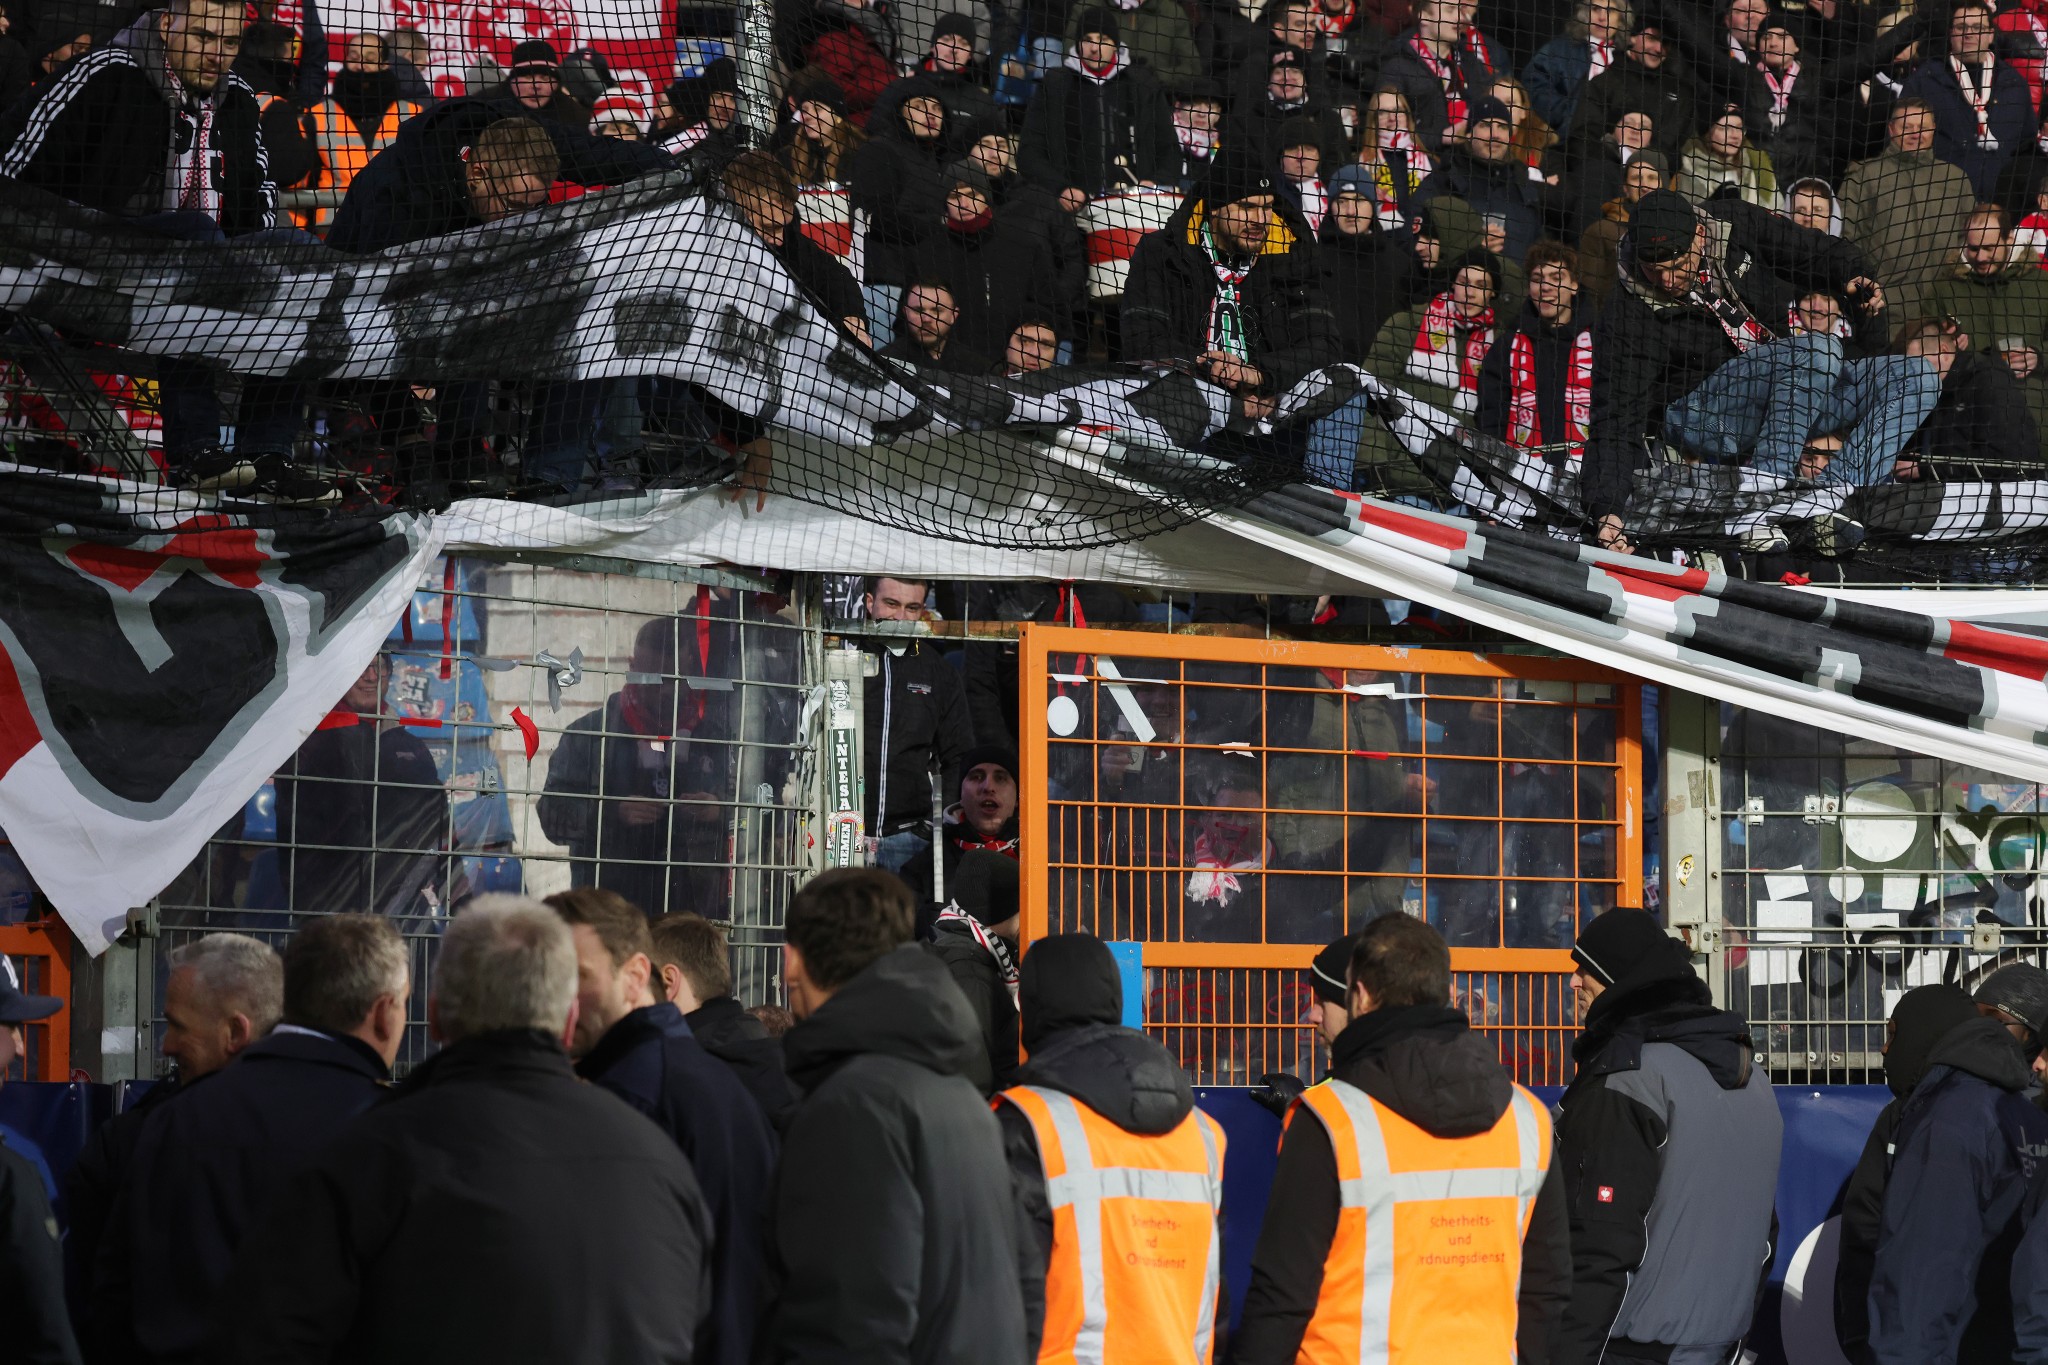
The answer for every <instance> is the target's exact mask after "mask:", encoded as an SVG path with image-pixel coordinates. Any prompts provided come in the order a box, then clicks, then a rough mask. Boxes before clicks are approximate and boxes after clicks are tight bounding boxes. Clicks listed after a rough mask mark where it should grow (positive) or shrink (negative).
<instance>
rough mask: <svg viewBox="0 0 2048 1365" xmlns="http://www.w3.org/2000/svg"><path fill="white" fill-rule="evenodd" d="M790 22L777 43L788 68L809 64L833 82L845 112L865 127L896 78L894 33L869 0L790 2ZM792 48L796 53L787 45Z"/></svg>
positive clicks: (793, 68)
mask: <svg viewBox="0 0 2048 1365" xmlns="http://www.w3.org/2000/svg"><path fill="white" fill-rule="evenodd" d="M791 11H792V14H793V16H794V22H793V23H792V24H791V25H790V26H789V30H788V32H787V34H786V35H785V37H784V40H783V42H782V43H780V44H778V45H779V46H782V47H784V49H785V51H784V56H783V60H784V62H785V63H786V64H787V65H788V66H789V67H790V69H791V70H796V69H799V68H804V67H809V68H813V69H815V70H817V71H818V72H819V73H820V74H821V75H823V76H825V77H827V78H828V79H830V80H831V81H832V82H833V84H835V85H837V86H838V87H839V89H840V91H841V93H842V94H844V95H845V97H846V116H847V117H848V118H850V119H852V120H853V123H854V126H855V127H857V128H866V127H867V126H868V114H869V111H870V110H872V109H873V108H874V107H875V101H876V100H878V99H880V98H881V97H882V92H883V91H884V90H887V89H888V88H889V85H890V83H891V82H892V81H894V80H895V79H896V33H895V30H894V29H893V28H892V27H891V26H890V22H889V19H888V18H887V16H886V15H885V13H884V12H883V11H882V10H881V9H879V8H877V7H876V6H874V5H871V4H869V3H868V0H810V3H809V4H808V6H806V4H805V0H794V3H793V4H792V6H791ZM789 47H794V48H795V49H796V51H795V52H794V53H791V52H789V51H788V50H787V49H788V48H789Z"/></svg>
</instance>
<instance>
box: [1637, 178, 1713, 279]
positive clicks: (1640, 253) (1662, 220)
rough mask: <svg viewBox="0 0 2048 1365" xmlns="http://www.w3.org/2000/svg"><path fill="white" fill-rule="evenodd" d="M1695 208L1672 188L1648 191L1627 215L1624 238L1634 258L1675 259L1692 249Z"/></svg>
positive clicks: (1696, 221)
mask: <svg viewBox="0 0 2048 1365" xmlns="http://www.w3.org/2000/svg"><path fill="white" fill-rule="evenodd" d="M1699 226H1700V215H1699V210H1697V209H1695V208H1694V207H1693V206H1692V201H1691V200H1690V199H1687V198H1686V197H1685V196H1684V195H1682V194H1680V193H1678V192H1677V191H1676V190H1651V191H1650V192H1649V193H1648V194H1646V195H1644V196H1643V197H1642V199H1641V200H1639V201H1638V202H1637V204H1636V207H1635V211H1634V212H1633V213H1631V214H1630V215H1629V218H1628V240H1629V244H1630V245H1631V246H1632V247H1633V248H1634V249H1635V253H1636V259H1637V260H1639V261H1643V262H1645V263H1647V264H1649V265H1659V264H1661V263H1663V262H1665V261H1675V260H1677V259H1678V258H1679V257H1680V256H1683V255H1684V254H1685V253H1686V252H1688V251H1690V250H1691V249H1692V239H1693V237H1694V235H1695V234H1696V233H1697V232H1698V231H1699Z"/></svg>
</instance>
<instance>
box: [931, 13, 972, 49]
mask: <svg viewBox="0 0 2048 1365" xmlns="http://www.w3.org/2000/svg"><path fill="white" fill-rule="evenodd" d="M949 36H950V37H954V38H965V39H966V40H967V45H968V46H969V47H972V46H974V39H975V31H974V16H973V15H971V14H962V13H961V12H960V11H958V10H952V11H950V12H948V13H945V14H941V15H940V16H939V21H938V22H937V23H936V24H933V25H932V46H933V47H937V46H938V45H939V39H941V38H945V37H949Z"/></svg>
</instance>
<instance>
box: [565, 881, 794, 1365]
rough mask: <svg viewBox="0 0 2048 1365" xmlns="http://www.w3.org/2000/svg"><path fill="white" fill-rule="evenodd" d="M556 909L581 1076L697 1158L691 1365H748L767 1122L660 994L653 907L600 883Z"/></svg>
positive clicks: (763, 1282)
mask: <svg viewBox="0 0 2048 1365" xmlns="http://www.w3.org/2000/svg"><path fill="white" fill-rule="evenodd" d="M547 904H548V905H549V907H550V908H552V909H553V910H554V912H555V913H556V914H558V915H560V916H561V917H562V922H563V923H564V924H567V925H568V926H569V934H570V937H571V938H572V939H574V940H575V944H576V962H577V1014H576V1024H575V1032H574V1034H573V1036H572V1037H571V1039H570V1042H569V1055H570V1056H571V1057H574V1058H575V1059H576V1074H577V1075H578V1076H581V1077H582V1078H583V1079H584V1080H586V1081H590V1082H592V1083H593V1084H595V1085H598V1086H601V1087H603V1088H604V1089H606V1090H609V1091H611V1092H612V1093H613V1094H614V1095H617V1096H618V1097H619V1098H620V1099H622V1100H624V1101H625V1102H626V1103H627V1104H629V1105H631V1106H633V1108H635V1109H637V1110H639V1111H640V1112H641V1113H643V1114H645V1115H646V1116H647V1117H648V1118H650V1119H652V1120H653V1121H654V1122H655V1123H657V1124H659V1125H660V1127H661V1130H662V1131H663V1132H664V1133H666V1134H668V1136H669V1138H670V1140H672V1141H673V1142H674V1143H675V1144H676V1146H677V1147H679V1148H681V1149H682V1153H683V1155H684V1156H686V1157H688V1158H689V1161H690V1170H691V1171H692V1172H693V1173H694V1174H695V1175H696V1177H697V1188H698V1189H699V1190H700V1191H702V1193H703V1195H704V1207H705V1209H706V1211H707V1212H708V1213H709V1214H710V1216H711V1230H712V1241H711V1244H710V1247H709V1251H710V1261H711V1298H710V1307H711V1312H710V1314H709V1315H708V1316H707V1317H706V1318H705V1320H704V1325H703V1328H702V1330H701V1331H700V1332H699V1334H698V1337H697V1350H696V1353H695V1355H694V1356H692V1360H693V1361H702V1362H705V1365H747V1363H748V1362H749V1361H750V1360H752V1359H753V1347H754V1333H755V1329H756V1326H757V1324H758V1322H759V1318H760V1314H761V1312H762V1310H763V1308H764V1307H765V1306H766V1304H767V1300H768V1292H769V1286H768V1284H767V1264H766V1260H765V1256H766V1247H764V1246H763V1244H762V1241H761V1232H762V1226H763V1224H764V1222H765V1221H766V1217H767V1212H768V1191H769V1189H770V1187H771V1185H772V1184H773V1181H774V1176H775V1134H774V1132H773V1130H772V1129H770V1127H769V1125H768V1116H767V1115H766V1114H765V1113H763V1112H762V1110H761V1106H760V1105H759V1104H757V1103H755V1101H754V1097H753V1096H752V1095H750V1094H748V1093H747V1088H746V1086H744V1085H742V1084H741V1083H740V1079H739V1077H738V1076H736V1075H734V1074H733V1071H732V1069H731V1068H730V1067H728V1066H727V1065H726V1064H725V1063H723V1062H721V1061H720V1060H719V1059H718V1058H716V1057H713V1056H712V1055H711V1053H710V1051H709V1050H708V1049H707V1048H705V1046H704V1045H703V1044H702V1043H701V1042H700V1041H699V1040H698V1039H697V1037H696V1035H695V1032H694V1030H692V1029H691V1027H690V1025H689V1023H688V1022H686V1021H685V1020H684V1018H683V1012H682V1011H681V1010H680V1009H678V1008H677V1007H676V1005H675V1004H674V1003H673V1002H672V1001H670V1000H668V999H666V998H665V993H664V992H662V991H661V990H660V989H659V985H660V978H659V977H657V976H656V975H655V974H654V966H653V960H652V955H653V951H654V942H653V938H652V936H651V935H650V934H649V932H648V926H647V915H646V912H645V911H643V910H641V909H640V907H639V906H637V905H634V904H633V903H632V902H631V901H628V900H626V899H624V898H623V897H621V896H619V895H617V894H616V893H614V892H610V891H606V890H603V889H601V888H599V887H594V886H586V887H582V888H579V889H577V890H575V891H558V892H556V893H555V894H554V895H552V896H550V897H548V899H547Z"/></svg>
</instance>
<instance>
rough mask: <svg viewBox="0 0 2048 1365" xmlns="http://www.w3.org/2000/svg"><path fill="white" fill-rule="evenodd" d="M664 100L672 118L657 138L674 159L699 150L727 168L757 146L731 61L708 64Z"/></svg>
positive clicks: (699, 154)
mask: <svg viewBox="0 0 2048 1365" xmlns="http://www.w3.org/2000/svg"><path fill="white" fill-rule="evenodd" d="M663 99H664V100H665V101H666V103H667V105H668V110H669V112H668V116H667V117H666V118H664V119H663V120H662V129H661V132H660V134H659V135H658V137H657V139H656V140H657V141H659V142H660V144H661V149H662V150H663V151H665V152H668V153H669V154H671V155H676V154H679V153H682V152H694V153H695V154H696V155H697V157H698V158H699V159H700V160H702V161H704V162H706V163H707V164H709V165H711V166H714V167H722V166H724V165H725V164H726V163H727V162H729V161H731V160H732V159H733V158H734V157H736V156H738V155H739V154H740V153H741V152H742V151H744V150H745V149H746V147H747V146H748V144H750V143H751V142H753V140H754V135H753V131H752V130H751V129H749V128H748V127H747V126H746V125H745V124H743V123H741V122H740V121H739V114H740V71H739V65H738V64H737V63H736V62H734V61H733V59H732V58H730V57H720V58H718V59H717V60H715V61H712V62H710V63H707V64H706V65H705V67H704V69H703V70H702V71H701V72H699V73H698V74H697V75H695V76H691V77H685V78H684V79H682V80H679V81H676V82H674V83H673V84H671V85H670V86H669V88H668V90H667V92H666V93H665V94H664V96H663Z"/></svg>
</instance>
